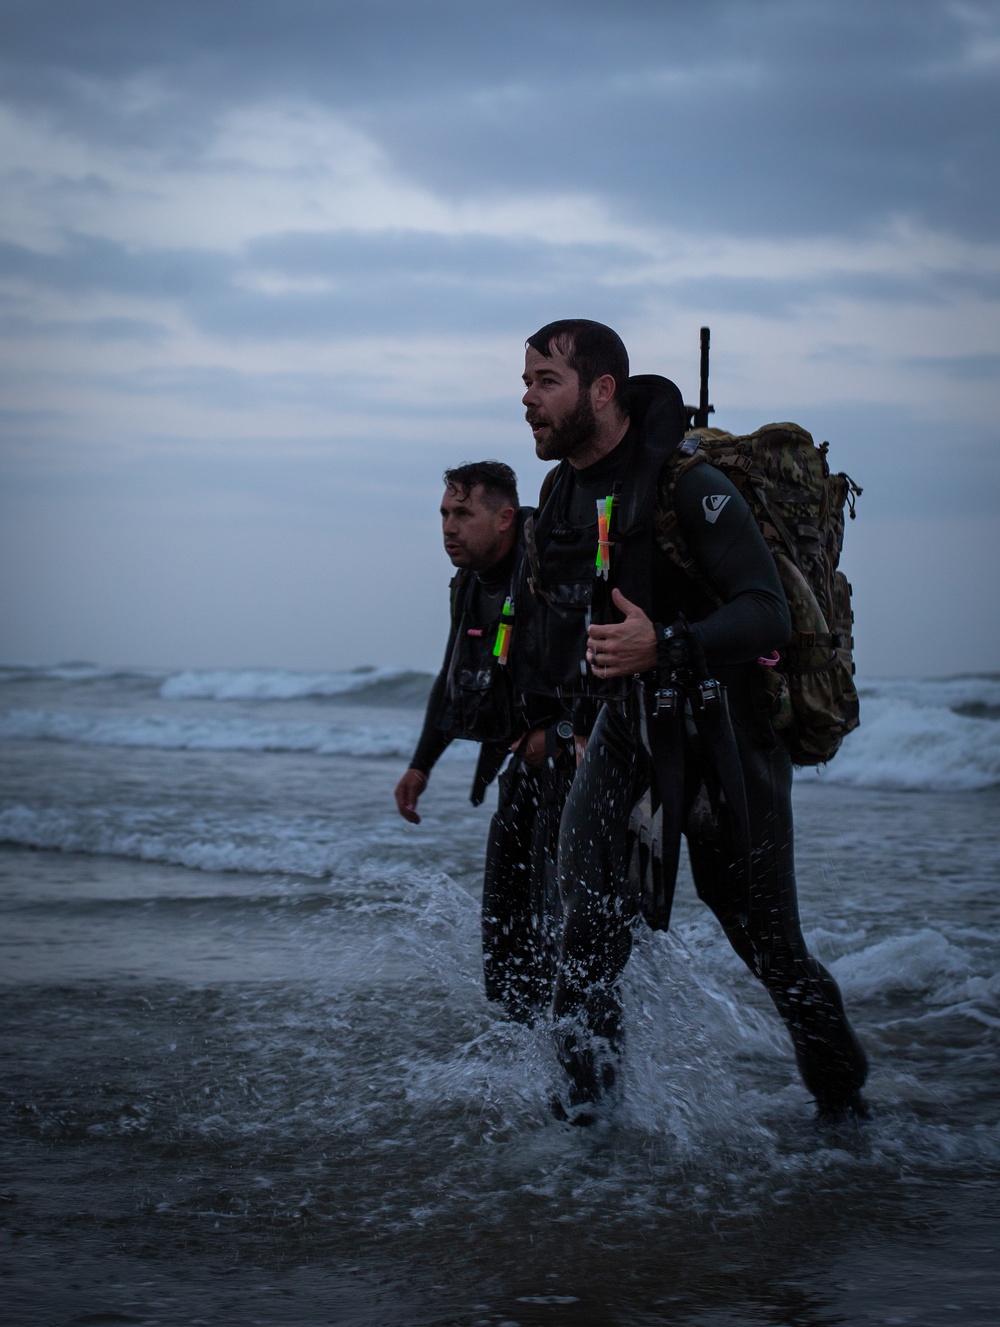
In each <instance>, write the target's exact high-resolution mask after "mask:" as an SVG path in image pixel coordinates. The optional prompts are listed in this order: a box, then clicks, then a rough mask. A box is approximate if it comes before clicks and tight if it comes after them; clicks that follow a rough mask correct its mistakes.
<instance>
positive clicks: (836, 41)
mask: <svg viewBox="0 0 1000 1327" xmlns="http://www.w3.org/2000/svg"><path fill="white" fill-rule="evenodd" d="M977 15H978V18H977ZM5 27H6V32H5V33H4V38H5V40H4V43H3V48H4V49H5V51H6V57H5V59H4V61H3V64H2V66H0V68H2V75H3V82H4V84H5V86H6V88H7V89H8V93H9V94H10V95H11V96H13V97H14V98H15V99H18V100H20V101H23V102H27V103H32V104H35V105H38V106H40V107H44V108H45V109H46V110H47V111H49V112H51V113H53V114H55V115H57V116H60V117H62V119H63V121H64V122H65V123H67V124H72V126H73V128H74V130H75V131H76V132H88V133H91V134H93V135H94V136H95V137H97V138H108V139H113V140H114V141H118V142H121V141H126V142H131V143H143V142H146V143H151V142H162V140H163V136H164V134H166V135H167V136H168V138H169V141H170V143H171V149H172V151H173V152H174V153H175V154H177V156H178V157H179V158H183V157H184V156H185V155H186V154H190V153H191V152H194V151H197V149H198V147H199V145H200V144H202V143H203V142H204V139H205V135H206V133H207V132H208V130H209V126H210V122H211V116H212V114H213V110H214V109H215V108H217V107H218V106H219V105H221V104H229V103H231V102H232V101H233V100H239V99H256V98H259V97H266V96H269V95H282V96H296V97H308V98H311V99H313V100H315V101H317V102H319V103H321V104H324V105H327V106H329V107H331V108H333V109H335V110H338V111H340V112H343V113H346V114H348V115H349V116H350V117H351V119H352V120H353V121H354V122H355V123H357V124H359V125H362V126H364V127H367V128H369V129H371V130H373V131H374V132H376V133H377V135H378V137H379V139H380V141H382V142H383V143H385V144H386V145H387V146H388V147H389V148H390V150H391V152H392V153H393V155H394V157H395V159H396V161H397V162H398V163H399V164H400V165H402V166H404V167H405V169H407V170H408V171H410V172H413V173H415V174H416V175H417V176H418V177H419V178H420V179H421V180H423V181H425V182H426V183H427V184H428V185H430V186H431V187H433V188H435V189H438V190H441V191H444V192H446V193H449V194H451V195H453V196H456V197H458V196H462V195H464V194H465V193H467V192H468V191H469V189H470V188H471V189H476V188H478V187H480V186H482V185H487V186H488V187H490V188H494V189H495V188H509V189H524V188H545V189H556V190H558V189H575V188H577V187H579V182H580V180H581V179H587V180H594V179H599V180H600V186H601V188H602V190H603V191H604V193H605V194H606V195H607V197H608V198H609V199H611V200H613V202H614V205H615V206H616V207H617V208H618V209H620V211H621V213H622V215H624V216H633V217H638V218H650V217H655V218H656V219H657V220H658V221H660V222H663V221H684V222H685V223H688V224H689V223H690V222H691V221H692V220H693V221H697V222H700V223H703V224H711V225H713V226H715V227H720V226H721V227H723V228H725V227H726V226H727V225H728V227H729V228H730V229H732V230H738V231H740V232H741V233H744V234H747V233H757V234H775V235H791V234H827V233H834V232H850V233H859V232H863V231H864V230H865V228H867V227H871V226H872V225H876V224H880V223H881V222H882V221H884V220H885V219H886V218H887V217H891V216H894V215H897V214H905V215H908V216H911V217H914V218H916V219H918V220H920V221H922V222H924V223H926V224H928V225H932V226H939V227H944V228H946V229H949V230H953V231H955V232H956V233H958V234H962V235H967V236H971V237H978V238H982V237H985V236H989V235H992V234H993V233H994V231H995V216H996V180H997V179H998V178H1000V169H998V166H1000V161H998V145H997V136H996V134H995V133H994V132H993V129H992V126H994V125H995V124H996V123H997V122H998V120H1000V80H998V79H997V77H996V65H995V60H994V61H993V62H991V61H990V59H989V58H987V55H986V54H983V55H981V57H980V58H977V56H976V50H977V48H976V46H975V41H976V38H977V33H978V34H979V36H980V37H981V38H982V39H983V41H984V42H985V41H986V40H988V39H990V38H992V39H993V40H994V41H995V40H996V37H997V16H996V13H995V10H993V9H992V8H991V7H985V6H984V7H982V8H980V9H979V10H977V9H976V8H975V7H973V6H971V5H970V6H965V7H960V6H950V5H946V4H942V3H939V2H938V0H883V3H881V4H878V5H870V4H867V5H862V4H857V3H855V4H845V3H840V2H835V0H761V2H759V3H755V4H754V5H752V6H750V5H747V4H746V3H745V0H713V2H712V3H706V2H705V0H697V3H696V2H695V0H687V2H685V3H676V2H675V3H672V4H670V5H663V4H645V3H620V4H616V5H615V6H614V7H613V10H608V9H607V8H606V7H605V6H603V5H596V4H588V5H581V4H579V3H571V0H563V2H562V3H559V2H553V0H549V3H546V4H545V5H544V6H543V7H542V8H541V9H539V7H538V6H537V5H536V4H529V3H527V0H508V2H507V3H505V4H503V5H500V6H470V5H468V4H467V3H457V2H455V0H426V2H425V3H421V4H420V5H414V4H413V3H411V0H393V2H392V3H386V2H383V3H371V4H367V5H364V6H357V5H354V4H346V3H319V2H318V0H316V2H312V0H290V2H289V3H287V4H283V5H282V6H281V7H280V8H277V7H275V6H274V5H273V4H271V3H270V0H214V3H213V4H211V5H206V4H203V3H199V2H198V0H187V2H186V3H185V2H183V0H181V2H178V3H172V4H169V5H168V4H165V3H146V4H143V5H142V6H135V5H129V4H125V3H110V2H105V3H90V4H87V5H85V6H84V5H79V4H74V3H68V2H67V0H50V2H49V3H44V2H42V3H29V2H27V0H24V2H22V3H20V4H13V5H11V4H9V5H8V6H7V15H6V24H5ZM978 49H980V50H981V51H984V52H985V51H986V47H985V45H982V46H981V47H980V48H978ZM140 78H143V79H145V80H146V83H147V85H148V86H147V87H146V90H145V91H143V89H142V87H140V86H137V87H135V88H133V90H132V92H131V93H130V94H129V96H128V97H127V98H126V104H127V105H128V113H127V114H124V115H123V114H122V100H121V98H120V97H119V96H115V97H112V96H110V95H109V90H110V89H112V88H118V89H120V88H121V86H122V85H123V84H124V83H127V81H128V80H130V79H131V80H136V79H140ZM102 89H103V91H102Z"/></svg>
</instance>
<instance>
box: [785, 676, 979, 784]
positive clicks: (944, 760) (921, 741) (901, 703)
mask: <svg viewBox="0 0 1000 1327" xmlns="http://www.w3.org/2000/svg"><path fill="white" fill-rule="evenodd" d="M861 697H862V699H861V726H860V727H859V728H857V729H856V730H855V731H854V732H853V733H850V734H849V735H848V736H847V738H845V740H844V744H843V746H842V747H841V749H840V751H839V752H838V754H837V757H836V759H835V760H833V761H831V763H830V764H829V765H827V766H824V767H822V768H820V769H819V770H803V771H801V773H800V776H799V777H805V778H819V779H826V780H829V781H830V782H831V783H841V784H846V785H848V786H851V787H856V788H895V789H900V790H903V791H907V792H931V791H936V792H963V791H972V790H975V789H978V788H989V787H993V786H995V785H997V784H1000V722H998V721H997V719H996V718H995V717H990V716H992V715H1000V679H997V678H995V677H966V678H945V679H941V680H931V681H914V680H909V679H901V680H898V681H897V680H893V681H885V682H878V683H872V684H868V685H865V686H864V687H862V689H861ZM956 710H961V711H963V712H961V713H958V712H956Z"/></svg>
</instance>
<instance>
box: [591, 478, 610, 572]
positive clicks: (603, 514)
mask: <svg viewBox="0 0 1000 1327" xmlns="http://www.w3.org/2000/svg"><path fill="white" fill-rule="evenodd" d="M614 500H615V499H614V495H613V494H611V493H609V494H608V496H607V497H606V498H598V499H597V560H596V562H595V563H594V565H595V566H596V568H597V574H598V576H600V577H601V579H602V580H607V579H608V571H609V569H610V567H611V540H610V539H609V538H608V529H609V527H610V525H611V508H612V506H613V504H614Z"/></svg>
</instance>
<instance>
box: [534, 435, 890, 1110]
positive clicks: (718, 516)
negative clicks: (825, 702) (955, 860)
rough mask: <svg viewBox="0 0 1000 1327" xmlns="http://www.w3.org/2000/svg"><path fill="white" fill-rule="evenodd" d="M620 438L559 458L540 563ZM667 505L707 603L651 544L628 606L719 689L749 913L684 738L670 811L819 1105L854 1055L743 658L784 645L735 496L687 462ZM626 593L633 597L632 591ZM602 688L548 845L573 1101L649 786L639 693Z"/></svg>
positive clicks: (614, 956)
mask: <svg viewBox="0 0 1000 1327" xmlns="http://www.w3.org/2000/svg"><path fill="white" fill-rule="evenodd" d="M635 446H636V437H635V430H631V431H630V433H629V435H628V436H627V437H626V439H625V440H624V441H623V442H622V443H621V444H620V445H619V447H618V448H616V449H615V452H612V453H611V454H610V455H609V456H608V457H605V458H604V459H603V460H602V461H600V462H599V463H598V464H597V465H596V466H593V467H591V468H590V469H587V470H581V471H577V472H574V471H572V470H570V469H569V468H568V467H565V468H564V472H563V480H562V483H561V484H558V485H557V490H558V501H559V503H560V504H561V511H559V512H556V513H553V514H551V515H550V516H549V519H548V521H547V522H546V520H545V519H543V517H544V515H545V513H543V517H540V518H539V520H538V523H537V534H538V544H539V552H540V556H541V560H542V564H543V565H544V563H545V559H546V540H547V539H548V538H550V537H551V531H552V530H553V529H555V530H556V533H557V534H558V533H559V529H560V527H561V528H563V529H565V528H567V527H572V526H573V525H575V524H576V523H577V522H593V521H594V516H593V515H592V513H594V512H595V497H600V496H602V495H603V494H604V493H606V492H608V491H609V486H610V485H611V484H612V483H613V482H614V481H615V480H618V481H622V480H624V481H625V482H626V483H627V482H628V475H629V472H630V468H631V466H632V464H633V461H632V455H631V453H632V451H633V449H634V448H635ZM553 496H554V497H556V496H557V495H556V494H555V493H554V494H553ZM674 507H675V510H676V514H677V520H678V524H679V526H680V529H681V533H682V534H683V536H684V539H685V541H686V543H687V545H688V547H689V548H690V550H691V552H692V554H693V555H694V557H695V560H696V564H697V567H698V569H699V571H700V573H701V575H702V576H703V577H704V579H705V581H706V582H707V583H708V584H709V585H710V586H711V587H712V589H713V590H714V592H715V594H716V595H717V597H718V600H719V601H721V606H717V602H716V601H714V600H713V599H712V598H711V597H710V596H709V594H708V593H707V592H706V590H705V589H703V588H701V587H700V586H699V584H698V583H697V582H696V581H695V580H693V579H692V578H691V577H688V576H686V575H685V574H684V573H683V572H681V571H680V570H679V569H678V568H677V567H676V566H675V565H674V564H673V563H672V562H671V561H670V560H669V558H668V557H667V556H666V555H665V554H664V553H662V551H661V550H660V549H659V548H658V547H657V546H656V544H655V541H653V540H652V539H650V540H649V541H648V542H647V544H646V549H647V552H646V555H645V556H646V558H647V559H648V566H649V568H650V571H651V575H649V576H648V577H647V578H646V585H647V590H646V594H647V595H648V599H647V602H646V603H645V604H640V606H642V607H643V608H644V611H646V612H647V613H648V615H649V616H650V617H651V618H652V619H653V620H654V621H657V622H660V623H663V624H670V623H673V622H674V621H675V620H676V619H677V618H678V616H679V615H680V614H682V613H683V614H684V616H685V617H686V618H687V619H688V621H689V623H691V627H690V630H691V635H692V636H693V637H694V639H695V641H696V642H697V643H698V644H699V645H701V646H702V647H703V649H704V654H705V657H706V661H707V664H708V668H709V671H710V672H711V673H712V674H713V675H714V676H716V677H717V678H718V679H719V680H720V681H722V682H723V683H724V684H725V686H726V688H727V691H728V701H729V710H730V714H731V717H732V723H733V730H734V733H735V737H736V743H737V747H738V751H739V763H740V765H741V767H742V774H743V781H744V785H745V789H746V800H747V809H748V812H749V822H750V836H751V847H752V868H753V869H752V890H751V897H750V907H749V915H746V913H745V912H744V910H743V907H742V899H741V895H740V892H739V889H738V888H737V879H738V877H737V876H736V875H735V873H734V871H733V869H732V866H733V863H732V851H731V848H728V847H727V846H726V844H725V843H724V842H721V841H720V834H719V826H718V822H717V820H715V819H714V818H713V817H712V816H711V815H710V814H706V799H705V796H704V788H703V785H702V782H701V780H700V779H699V778H698V777H697V768H698V766H697V761H698V743H697V741H696V740H693V739H692V738H691V737H690V736H689V737H687V738H686V739H685V741H686V743H687V745H688V748H689V750H688V752H687V756H688V762H687V763H688V769H687V776H686V779H685V787H684V804H683V808H682V811H681V814H682V817H683V824H684V828H685V833H686V838H687V842H688V851H689V856H690V860H691V866H692V871H693V875H694V879H695V884H696V888H697V891H698V894H699V897H700V898H701V899H703V901H704V902H705V903H707V904H708V906H709V907H710V908H711V909H712V911H713V912H714V913H715V914H716V916H717V917H718V918H719V921H720V922H721V924H722V926H723V927H724V929H725V931H726V935H727V936H728V938H729V940H730V943H731V944H732V946H733V948H734V949H735V950H736V952H737V953H738V954H739V955H740V957H741V958H742V959H743V961H744V962H745V963H746V964H747V966H748V967H749V968H750V969H751V971H753V972H754V973H755V975H757V976H758V977H759V978H760V980H761V981H762V982H763V984H764V986H765V987H766V989H767V991H768V993H769V994H770V995H771V997H772V999H773V1000H774V1003H775V1005H776V1007H777V1009H778V1012H779V1013H780V1014H781V1016H782V1018H783V1019H784V1021H785V1023H786V1025H787V1027H788V1029H789V1032H790V1034H791V1037H792V1042H793V1045H794V1048H795V1053H796V1058H797V1060H798V1064H799V1068H800V1070H801V1073H802V1076H803V1079H804V1081H805V1083H806V1086H807V1087H808V1089H809V1090H810V1092H812V1093H813V1094H814V1096H815V1097H816V1098H817V1100H818V1101H819V1103H820V1105H821V1106H822V1107H826V1108H829V1109H834V1110H835V1109H836V1108H837V1107H838V1106H839V1105H841V1104H843V1103H846V1102H848V1101H849V1100H850V1099H851V1097H852V1096H853V1095H854V1094H855V1093H856V1092H857V1090H858V1089H859V1088H860V1086H861V1085H862V1083H863V1082H864V1079H865V1076H866V1072H867V1065H866V1061H865V1056H864V1052H863V1051H862V1049H861V1047H860V1045H859V1043H858V1041H857V1039H856V1037H855V1036H854V1033H853V1032H852V1030H851V1028H850V1025H849V1023H848V1021H847V1019H846V1016H845V1014H844V1008H843V1003H842V1001H841V998H840V993H839V991H838V989H837V986H836V983H835V982H834V981H833V978H832V977H831V976H830V975H829V973H828V972H827V971H826V970H825V969H824V968H823V967H822V966H821V965H820V964H819V963H818V962H817V961H816V960H815V959H814V958H812V957H811V956H810V954H809V952H808V949H807V947H806V944H805V941H804V939H803V936H802V930H801V926H800V923H799V916H798V905H797V900H796V889H795V874H794V861H793V843H792V808H791V783H792V768H791V763H790V759H789V756H788V753H787V751H786V749H785V747H784V745H783V743H781V742H780V741H779V740H777V739H776V737H775V734H774V732H773V730H772V728H771V724H770V720H769V716H768V709H767V704H766V700H765V697H764V694H763V691H762V688H761V686H760V682H759V673H760V669H759V665H758V664H757V663H756V660H757V659H758V657H760V656H764V655H768V654H770V653H771V651H773V650H774V649H776V648H780V647H781V646H782V645H783V644H784V643H785V641H786V640H787V638H788V635H789V631H790V620H789V616H788V609H787V604H786V602H785V597H784V593H783V591H782V588H781V584H780V582H779V580H778V576H777V573H776V570H775V566H774V562H773V559H772V557H771V555H770V553H769V552H768V549H767V547H766V545H765V543H764V541H763V539H762V537H761V535H760V532H759V530H758V529H757V526H756V523H755V522H754V520H753V517H752V515H751V513H750V511H749V509H748V508H747V506H746V503H745V502H744V501H743V499H742V497H741V496H740V494H739V492H738V491H737V490H736V489H735V488H734V487H733V485H732V484H731V483H730V482H729V481H728V480H727V479H726V478H725V477H724V476H723V475H721V474H720V473H719V472H718V471H717V470H715V469H714V467H712V466H710V465H707V464H702V465H696V466H693V467H692V468H691V469H689V470H687V471H686V472H685V473H684V474H683V475H682V476H681V477H680V478H679V480H678V482H677V484H676V488H675V492H674ZM593 538H594V539H595V540H596V532H595V534H594V536H593ZM592 546H593V545H591V547H592ZM612 568H614V552H613V553H612ZM640 571H641V569H640ZM643 576H644V573H643V574H639V575H637V574H636V568H635V566H634V565H633V567H632V577H631V581H630V582H629V584H630V585H632V586H636V585H640V584H641V583H642V582H643ZM623 592H626V593H627V590H626V589H625V587H624V586H623ZM630 597H633V598H636V597H637V596H636V593H635V591H634V590H633V595H631V596H630ZM595 617H596V609H595ZM589 685H590V686H591V687H593V685H594V684H593V682H590V683H589ZM618 691H619V694H618V695H617V696H610V697H607V696H606V697H605V702H604V705H603V708H602V709H601V712H600V716H599V718H598V720H597V723H596V726H595V728H594V731H593V733H592V735H591V738H590V742H589V744H588V747H587V752H586V756H585V758H584V761H583V763H582V764H581V766H580V768H579V770H578V771H577V776H576V779H575V781H574V784H573V787H572V789H571V791H570V793H569V796H568V799H567V803H566V807H565V811H564V814H563V821H562V829H561V836H560V844H559V886H560V892H561V895H562V902H563V912H564V923H563V938H562V951H561V962H560V971H559V975H558V979H557V983H556V990H555V996H554V1005H553V1012H554V1014H555V1016H556V1018H557V1019H559V1020H562V1022H561V1027H562V1037H561V1041H560V1057H561V1059H562V1060H563V1063H564V1065H565V1066H566V1068H567V1070H568V1071H569V1073H570V1076H571V1079H572V1081H573V1092H572V1094H571V1101H573V1102H574V1103H580V1102H586V1101H588V1100H591V1099H593V1098H594V1097H596V1096H597V1095H599V1094H600V1092H601V1090H602V1088H604V1087H606V1086H608V1085H609V1083H610V1082H611V1081H612V1080H613V1077H614V1065H615V1060H616V1056H617V1049H618V1043H619V1036H620V1017H621V1009H620V995H619V989H618V987H619V978H620V974H621V972H622V969H623V968H624V966H625V963H626V961H627V959H628V956H629V952H630V949H631V933H632V926H633V924H634V921H635V919H636V917H637V914H638V901H637V899H636V897H635V894H634V890H633V889H632V888H631V887H630V884H629V876H628V826H629V818H630V815H631V813H632V810H633V807H634V806H635V803H636V801H637V799H638V798H639V797H640V795H641V794H642V792H643V791H644V790H645V789H646V787H647V786H648V785H649V782H650V773H651V771H650V762H649V759H648V753H647V752H646V751H644V749H643V745H642V742H641V741H640V736H639V733H640V729H641V724H640V720H639V715H638V708H637V707H638V706H639V705H640V704H643V703H645V702H644V701H643V699H642V695H641V691H639V690H638V689H636V688H633V689H632V691H631V692H630V693H625V692H624V691H623V689H622V688H621V686H620V684H619V687H618ZM692 771H694V776H693V777H692ZM742 897H745V896H742Z"/></svg>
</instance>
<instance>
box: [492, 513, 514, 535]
mask: <svg viewBox="0 0 1000 1327" xmlns="http://www.w3.org/2000/svg"><path fill="white" fill-rule="evenodd" d="M516 519H517V512H516V511H515V510H514V508H513V507H501V508H500V510H499V511H498V512H497V529H498V530H499V531H500V532H501V533H503V532H504V531H505V530H509V529H510V527H511V526H512V525H513V524H514V521H515V520H516Z"/></svg>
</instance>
